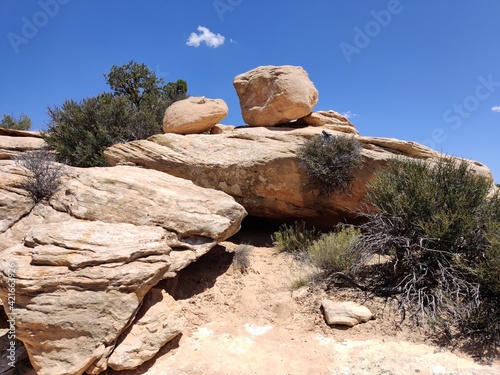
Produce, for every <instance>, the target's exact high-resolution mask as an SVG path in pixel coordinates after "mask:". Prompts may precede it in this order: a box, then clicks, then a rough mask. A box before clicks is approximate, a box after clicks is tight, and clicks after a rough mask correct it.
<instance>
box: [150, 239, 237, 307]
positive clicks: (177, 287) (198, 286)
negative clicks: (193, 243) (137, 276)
mask: <svg viewBox="0 0 500 375" xmlns="http://www.w3.org/2000/svg"><path fill="white" fill-rule="evenodd" d="M232 262H233V254H231V253H228V252H227V251H226V249H225V248H224V247H222V246H216V247H214V248H213V249H212V250H210V251H209V252H208V253H206V254H205V255H203V256H202V257H200V258H199V259H198V260H197V261H196V262H194V263H191V264H190V265H189V266H187V267H186V268H184V269H183V270H181V271H180V272H179V273H178V274H177V276H176V277H174V278H171V279H166V280H163V281H161V282H160V283H159V284H158V285H157V287H160V288H163V289H165V291H166V292H167V293H168V294H170V295H171V296H172V297H173V298H174V299H175V300H177V301H178V300H185V299H189V298H191V297H193V296H195V295H197V294H200V293H202V292H204V291H205V290H207V289H210V288H212V287H213V286H214V285H215V282H216V280H217V278H218V277H219V276H221V275H223V274H224V273H226V272H227V270H228V269H229V267H231V264H232Z"/></svg>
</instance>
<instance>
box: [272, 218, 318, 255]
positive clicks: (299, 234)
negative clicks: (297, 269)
mask: <svg viewBox="0 0 500 375" xmlns="http://www.w3.org/2000/svg"><path fill="white" fill-rule="evenodd" d="M319 236H320V233H319V232H318V231H317V230H316V229H314V228H311V229H308V228H307V226H306V223H305V222H304V221H301V222H297V221H296V222H295V223H294V224H292V225H288V224H283V225H282V226H281V227H280V229H279V231H278V232H276V233H274V234H273V235H272V240H273V244H274V246H276V247H277V248H278V250H279V251H282V252H283V251H285V252H289V253H296V254H297V253H307V251H308V249H309V246H311V245H312V244H313V242H314V241H315V240H317V239H318V238H319Z"/></svg>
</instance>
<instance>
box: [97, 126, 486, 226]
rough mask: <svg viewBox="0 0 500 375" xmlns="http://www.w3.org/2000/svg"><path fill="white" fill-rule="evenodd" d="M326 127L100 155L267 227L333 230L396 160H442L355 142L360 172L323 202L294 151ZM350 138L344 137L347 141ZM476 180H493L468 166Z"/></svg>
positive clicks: (412, 149)
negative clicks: (185, 183)
mask: <svg viewBox="0 0 500 375" xmlns="http://www.w3.org/2000/svg"><path fill="white" fill-rule="evenodd" d="M323 130H327V131H328V132H330V133H331V134H334V135H340V136H345V135H346V134H345V133H343V132H338V131H334V130H331V129H329V128H328V127H321V126H319V127H306V128H298V129H294V128H277V127H272V128H263V127H257V128H249V127H246V128H236V129H234V130H233V131H229V132H226V133H224V134H213V135H208V134H200V135H188V136H180V135H176V134H163V135H157V136H153V137H151V138H149V139H148V140H141V141H134V142H129V143H125V144H117V145H115V146H112V147H110V148H108V149H107V150H106V151H105V155H106V159H107V160H108V162H109V163H110V164H112V165H120V164H124V165H125V164H127V165H137V166H141V167H145V168H150V169H155V170H159V171H162V172H165V173H169V174H172V175H174V176H177V177H181V178H185V179H188V180H191V181H193V182H194V183H195V184H196V185H199V186H202V187H206V188H212V189H216V190H221V191H223V192H225V193H227V194H229V195H231V196H233V197H234V198H235V199H236V200H237V201H238V202H239V203H240V204H241V205H243V206H244V207H245V209H246V210H247V211H248V213H249V214H250V215H253V216H259V217H265V218H272V219H280V220H282V219H304V220H308V221H311V222H313V223H316V224H318V225H322V226H332V225H335V224H336V223H338V222H339V221H344V220H345V219H351V220H354V219H355V218H356V216H357V212H359V211H360V210H366V209H367V208H369V207H367V206H366V202H365V200H364V197H365V194H366V185H367V183H368V181H370V179H371V178H372V177H373V176H374V174H375V173H376V172H377V171H378V170H380V169H381V168H383V166H384V165H386V163H387V161H388V160H390V159H391V158H394V157H395V156H406V157H411V158H418V159H422V160H427V161H429V162H430V163H432V162H434V161H436V160H437V158H439V157H440V156H441V154H440V153H438V152H436V151H434V150H432V149H430V148H428V147H425V146H422V145H419V144H416V143H413V142H407V141H401V140H397V139H391V138H373V137H356V138H357V139H358V140H359V142H360V143H361V146H362V161H363V164H362V166H361V168H359V169H357V170H356V171H355V178H354V182H353V185H352V189H351V192H350V194H343V195H331V196H327V195H325V194H321V192H319V191H318V190H315V189H311V188H310V187H309V185H308V177H307V174H306V172H305V171H304V169H303V168H301V166H300V160H299V158H298V157H297V150H298V149H299V148H300V147H301V146H302V145H303V144H304V142H305V141H306V140H307V139H310V138H311V137H313V136H316V135H319V134H321V133H322V131H323ZM348 136H349V135H348ZM470 163H471V166H472V168H473V169H474V170H475V171H477V173H480V174H483V175H485V176H487V177H489V178H490V179H491V180H492V176H491V172H490V171H489V169H488V168H487V167H485V166H484V165H482V164H480V163H477V162H470Z"/></svg>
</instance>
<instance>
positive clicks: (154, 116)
mask: <svg viewBox="0 0 500 375" xmlns="http://www.w3.org/2000/svg"><path fill="white" fill-rule="evenodd" d="M105 77H106V78H107V81H108V84H109V85H110V87H111V89H112V90H113V93H102V94H99V95H98V96H96V97H92V98H87V99H84V100H82V101H80V102H75V101H74V100H66V101H65V102H64V103H63V104H62V106H61V107H57V106H55V107H53V108H49V109H48V113H49V116H50V118H51V120H50V123H49V129H48V131H47V132H46V133H45V134H44V139H45V141H46V142H47V143H48V144H49V145H51V146H52V147H53V148H55V149H56V150H57V152H58V160H59V161H61V162H65V163H67V164H70V165H73V166H78V167H93V166H105V165H107V162H106V159H105V158H104V155H103V152H104V150H105V149H106V148H107V147H109V146H112V145H113V144H116V143H120V142H127V141H131V140H137V139H145V138H147V137H149V136H151V135H154V134H158V133H161V132H162V121H163V115H164V113H165V109H166V108H167V107H168V106H169V105H171V104H172V103H173V102H175V101H177V100H180V99H184V98H186V97H187V94H186V92H187V84H186V82H185V81H182V80H178V81H177V82H175V83H174V82H170V83H168V84H166V85H165V84H164V81H163V80H162V79H160V78H157V77H156V75H155V74H154V73H153V72H151V71H150V70H149V69H148V68H147V67H146V66H145V65H144V64H137V63H134V62H130V63H128V64H126V65H124V66H121V67H117V66H113V67H112V68H111V71H110V73H109V74H107V75H105Z"/></svg>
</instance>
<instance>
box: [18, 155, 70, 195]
mask: <svg viewBox="0 0 500 375" xmlns="http://www.w3.org/2000/svg"><path fill="white" fill-rule="evenodd" d="M15 161H16V164H17V165H19V166H20V167H22V168H24V169H26V170H27V172H28V177H27V178H26V179H25V180H24V181H23V182H22V187H23V189H25V190H26V191H28V193H29V194H30V195H31V197H32V198H33V200H34V201H35V202H39V201H41V200H43V199H48V198H50V197H51V196H52V195H53V194H54V193H55V192H56V191H57V189H59V186H60V185H61V178H62V177H63V175H64V170H63V166H62V165H61V164H59V163H57V162H56V161H55V156H54V153H53V152H51V151H50V150H49V149H48V148H41V149H37V150H32V151H26V152H23V153H20V154H19V155H18V156H17V157H16V158H15Z"/></svg>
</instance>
